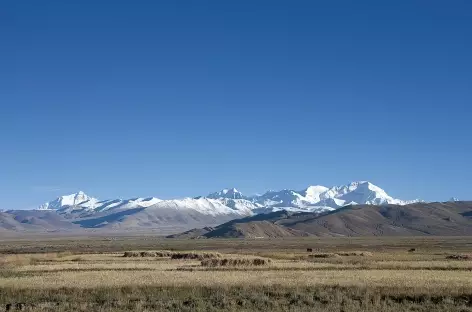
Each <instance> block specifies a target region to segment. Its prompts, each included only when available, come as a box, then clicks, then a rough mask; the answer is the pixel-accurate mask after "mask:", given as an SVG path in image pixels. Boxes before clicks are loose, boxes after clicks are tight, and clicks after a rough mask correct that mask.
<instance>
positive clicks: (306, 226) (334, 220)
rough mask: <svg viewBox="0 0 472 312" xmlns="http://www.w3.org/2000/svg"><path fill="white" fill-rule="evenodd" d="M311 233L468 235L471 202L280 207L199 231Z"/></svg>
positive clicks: (223, 234)
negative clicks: (323, 209) (317, 209)
mask: <svg viewBox="0 0 472 312" xmlns="http://www.w3.org/2000/svg"><path fill="white" fill-rule="evenodd" d="M311 235H314V236H421V235H435V236H441V235H443V236H466V235H472V202H446V203H415V204H410V205H405V206H399V205H384V206H374V205H359V206H347V207H343V208H341V209H338V210H335V211H332V212H329V213H324V214H319V213H306V212H304V213H291V212H286V211H280V212H276V213H270V214H266V215H264V214H261V215H257V216H253V217H248V218H243V219H238V220H233V221H230V222H227V223H224V224H222V225H219V226H217V227H216V228H215V229H214V230H213V231H209V232H207V233H205V234H204V235H203V236H204V237H206V238H217V237H225V238H229V237H238V238H255V237H259V238H275V237H290V236H311ZM174 237H179V235H175V236H174ZM182 237H185V236H182Z"/></svg>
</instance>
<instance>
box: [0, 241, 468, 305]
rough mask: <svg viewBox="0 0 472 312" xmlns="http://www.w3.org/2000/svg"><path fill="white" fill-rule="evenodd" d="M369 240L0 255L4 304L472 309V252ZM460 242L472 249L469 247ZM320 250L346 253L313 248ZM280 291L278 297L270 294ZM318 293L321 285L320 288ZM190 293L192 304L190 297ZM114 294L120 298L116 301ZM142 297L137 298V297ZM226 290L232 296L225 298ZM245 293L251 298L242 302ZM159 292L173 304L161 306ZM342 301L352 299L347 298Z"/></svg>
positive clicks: (162, 299)
mask: <svg viewBox="0 0 472 312" xmlns="http://www.w3.org/2000/svg"><path fill="white" fill-rule="evenodd" d="M207 244H216V245H218V244H219V242H207ZM356 247H359V246H356ZM364 247H365V249H369V248H368V247H369V246H364ZM359 250H361V251H359ZM362 250H364V249H360V248H356V249H350V248H347V247H346V245H344V246H342V248H339V249H338V250H332V249H331V250H326V251H325V250H322V251H316V252H315V253H307V252H306V251H305V250H304V249H300V250H291V251H290V252H286V251H281V250H263V251H255V250H253V249H252V247H249V248H248V249H244V248H241V249H238V250H231V252H227V253H221V251H220V249H215V250H214V251H211V250H209V249H205V251H202V250H197V251H185V250H180V251H172V254H178V255H181V256H179V258H180V259H171V258H170V257H168V256H167V257H157V256H154V253H153V251H150V250H148V251H144V252H146V253H144V254H143V255H144V257H141V254H140V256H139V257H123V251H119V252H104V253H90V254H86V253H81V254H80V255H77V254H75V253H73V252H53V253H51V252H49V253H39V254H38V253H35V254H27V253H25V254H11V255H0V311H1V309H2V307H1V304H3V303H5V302H12V300H13V301H15V300H24V301H28V300H30V301H31V300H33V301H34V300H35V301H37V302H39V304H37V305H36V307H35V308H34V309H33V308H31V309H32V310H35V309H36V310H37V311H53V310H55V308H57V306H56V304H57V302H61V303H60V304H59V306H60V309H62V310H61V311H74V310H76V311H82V310H84V309H85V310H87V309H88V310H102V311H129V310H136V311H154V310H159V309H161V310H166V311H168V310H175V311H181V310H188V311H207V310H214V311H227V310H240V309H242V308H243V307H247V309H246V310H247V311H252V310H267V309H270V310H274V311H277V310H280V311H282V310H284V309H285V310H287V309H288V307H289V306H292V305H295V306H296V307H298V308H296V309H295V308H294V309H292V311H302V310H306V311H310V310H313V309H315V308H317V309H319V310H320V311H340V310H341V309H344V310H345V311H407V310H415V311H428V312H431V311H470V310H472V261H468V260H463V261H457V260H454V259H446V257H447V256H448V255H453V254H457V252H456V250H454V249H452V248H451V249H446V248H434V246H433V247H431V248H425V247H423V248H421V249H419V250H417V251H416V252H414V253H412V252H408V249H402V250H401V251H398V250H397V249H396V248H392V247H388V246H386V247H385V248H382V249H376V250H375V251H362ZM461 250H462V252H463V253H464V254H467V253H468V252H467V250H466V248H462V249H461ZM314 254H322V255H325V254H328V255H331V254H336V255H337V256H335V257H330V256H328V257H310V256H313V255H314ZM147 255H152V256H147ZM166 255H167V254H166ZM188 255H191V256H188ZM202 255H213V256H212V259H213V260H211V259H209V260H204V262H205V263H206V264H204V265H203V266H202V262H201V261H200V260H201V259H202V257H203V256H202ZM341 255H342V256H341ZM261 256H263V257H264V258H265V259H269V258H270V259H271V261H270V263H264V265H261V266H256V265H245V263H246V260H248V259H250V260H253V259H256V258H261ZM208 257H209V256H208ZM226 259H235V261H234V265H223V264H222V261H224V260H226ZM210 262H211V263H210ZM226 264H229V262H228V261H227V263H226ZM157 289H159V292H157V293H156V291H157ZM205 289H212V290H213V291H215V290H217V292H220V294H221V296H222V297H217V298H214V300H213V299H211V298H213V297H212V296H213V295H212V293H213V291H211V292H206V291H205ZM171 290H172V291H171ZM142 292H144V293H146V294H143V293H142ZM271 292H275V294H274V295H273V296H276V298H271V297H267V296H268V295H267V294H268V293H271ZM279 292H281V293H279ZM313 293H318V295H316V296H317V297H316V298H314V297H313ZM133 294H134V295H133ZM177 294H179V295H177ZM90 296H91V297H90ZM97 296H98V297H99V298H98V297H97ZM130 296H131V297H130ZM133 296H135V297H133ZM136 296H137V297H136ZM143 296H144V297H143ZM176 296H177V297H178V296H180V297H178V298H179V299H176V298H177V297H176ZM225 296H226V297H225ZM362 296H366V298H367V297H369V299H368V300H367V299H365V300H367V301H368V302H369V303H368V304H367V303H365V304H364V306H363V305H359V304H358V301H356V300H357V299H356V298H359V297H360V298H362ZM469 296H470V298H471V299H470V303H467V302H469V301H468V300H469V299H464V298H469ZM49 297H54V298H55V299H54V300H53V301H51V300H52V299H49ZM189 297H190V298H193V299H192V302H194V304H193V305H188V304H186V303H185V302H188V298H189ZM292 297H293V298H292ZM28 298H30V299H28ZM33 298H36V299H33ZM64 298H69V299H64ZM110 298H115V299H113V300H114V301H113V302H114V303H113V302H111V301H110V300H111V299H110ZM126 298H127V299H126ZM133 298H134V299H133ZM150 298H154V299H150ZM205 298H206V299H205ZM225 298H226V299H225ZM287 298H289V299H287ZM290 298H291V299H290ZM320 298H321V299H320ZM398 298H400V299H398ZM425 298H430V299H425ZM435 298H436V299H435ZM438 298H439V299H438ZM135 299H136V300H137V301H136V302H137V303H136V304H134V303H133V304H130V300H135ZM71 300H72V301H74V300H75V301H77V302H78V303H77V304H76V303H73V304H72V303H70V302H71ZM153 300H154V301H153ZM166 300H167V301H166ZM176 300H177V301H176ZM212 300H213V301H212ZM225 300H227V305H220V302H222V301H223V302H224V301H225ZM404 300H406V301H405V303H403V301H404ZM240 301H242V302H246V303H244V304H243V305H242V306H240V305H239V303H238V302H240ZM272 301H274V302H275V303H277V304H275V303H274V304H272V303H271V302H272ZM133 302H134V301H133ZM138 302H139V304H138ZM153 302H154V303H153ZM155 302H161V303H162V304H164V303H163V302H167V303H168V304H169V306H167V305H166V306H153V304H155ZM325 302H327V303H325ZM342 302H349V306H348V307H346V306H345V307H344V308H342ZM438 302H440V304H439V303H438ZM167 303H166V304H167ZM174 304H176V306H174ZM245 304H246V305H247V306H245ZM284 307H285V308H284ZM302 307H303V309H302ZM230 308H231V309H230ZM469 308H471V309H469Z"/></svg>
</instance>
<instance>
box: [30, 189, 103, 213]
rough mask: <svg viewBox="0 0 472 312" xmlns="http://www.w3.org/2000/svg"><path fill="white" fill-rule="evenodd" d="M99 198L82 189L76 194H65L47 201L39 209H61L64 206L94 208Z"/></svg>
mask: <svg viewBox="0 0 472 312" xmlns="http://www.w3.org/2000/svg"><path fill="white" fill-rule="evenodd" d="M97 202H98V199H96V198H93V197H90V196H88V195H87V194H85V193H84V192H82V191H79V192H77V193H74V194H69V195H64V196H60V197H58V198H56V199H55V200H53V201H51V202H47V203H45V204H43V205H41V206H40V207H39V209H42V210H44V209H60V208H63V207H71V206H83V207H88V208H92V207H93V206H94V205H95V204H96V203H97Z"/></svg>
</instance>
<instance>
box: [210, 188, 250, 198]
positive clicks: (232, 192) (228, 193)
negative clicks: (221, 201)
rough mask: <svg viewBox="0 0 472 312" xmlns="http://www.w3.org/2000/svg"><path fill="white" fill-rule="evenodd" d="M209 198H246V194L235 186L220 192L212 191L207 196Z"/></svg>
mask: <svg viewBox="0 0 472 312" xmlns="http://www.w3.org/2000/svg"><path fill="white" fill-rule="evenodd" d="M207 198H213V199H215V198H231V199H244V198H245V197H244V195H243V194H242V193H241V192H240V191H238V190H237V189H235V188H234V187H233V188H225V189H222V190H221V191H219V192H214V193H211V194H209V195H208V196H207Z"/></svg>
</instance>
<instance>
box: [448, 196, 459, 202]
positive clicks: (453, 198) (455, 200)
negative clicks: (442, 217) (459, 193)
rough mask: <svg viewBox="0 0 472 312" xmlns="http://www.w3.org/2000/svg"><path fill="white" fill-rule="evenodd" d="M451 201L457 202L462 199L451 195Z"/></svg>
mask: <svg viewBox="0 0 472 312" xmlns="http://www.w3.org/2000/svg"><path fill="white" fill-rule="evenodd" d="M449 201H450V202H457V201H460V200H459V199H458V198H455V197H451V199H449Z"/></svg>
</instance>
